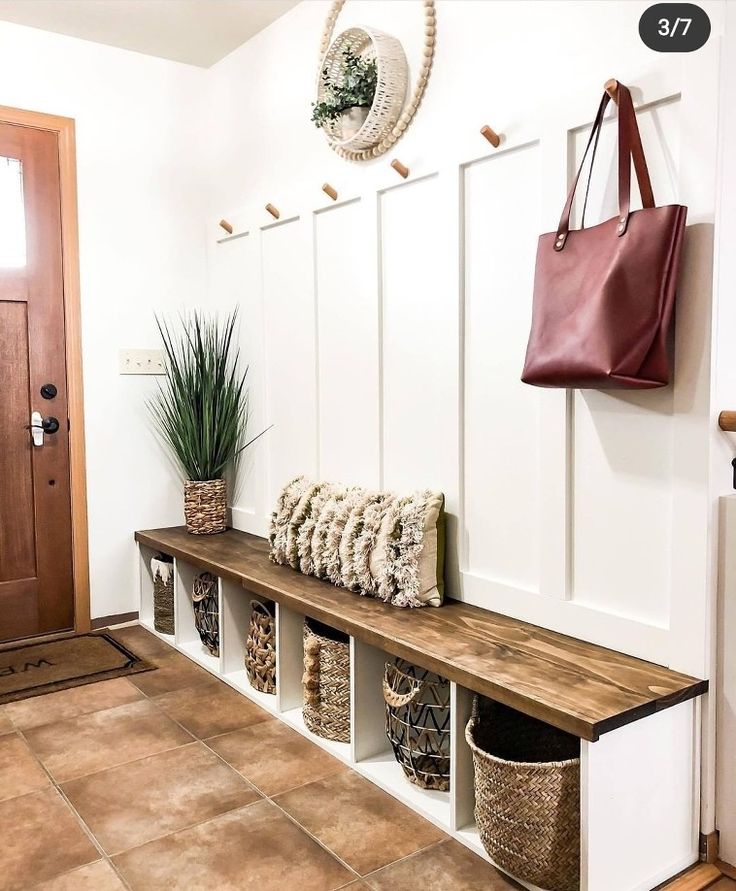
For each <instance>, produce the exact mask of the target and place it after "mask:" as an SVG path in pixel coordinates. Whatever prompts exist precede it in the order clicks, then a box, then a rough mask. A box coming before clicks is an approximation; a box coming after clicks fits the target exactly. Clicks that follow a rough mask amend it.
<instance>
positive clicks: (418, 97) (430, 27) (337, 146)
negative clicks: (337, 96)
mask: <svg viewBox="0 0 736 891" xmlns="http://www.w3.org/2000/svg"><path fill="white" fill-rule="evenodd" d="M345 2H346V0H334V2H333V4H332V7H331V9H330V12H329V14H328V16H327V21H326V22H325V30H324V33H323V35H322V43H321V44H320V67H319V72H318V75H317V77H318V83H320V82H321V78H322V72H323V70H324V68H325V64H326V63H328V62H329V61H330V58H331V56H330V53H331V52H332V55H334V52H333V47H334V44H331V42H332V35H333V33H334V30H335V22H336V21H337V17H338V15H339V14H340V10H341V9H342V8H343V6H344V5H345ZM351 30H352V31H362V32H364V33H365V34H366V36H368V37H370V38H373V43H374V44H375V42H376V40H380V38H388V35H383V34H381V32H377V31H373V29H367V28H366V29H357V28H355V29H351ZM435 32H436V24H435V8H434V0H424V48H423V52H422V63H421V66H420V69H419V74H418V75H417V80H416V83H415V85H414V91H413V93H412V95H411V98H410V100H409V102H408V104H407V105H406V107H404V108H403V110H402V111H401V112H400V113H399V114H398V118H397V119H395V123H393V126H391V127H390V128H389V129H388V132H384V133H383V135H382V136H381V137H380V138H379V140H378V141H377V142H376V143H375V144H373V145H370V146H368V147H366V148H357V147H356V148H350V146H349V144H346V143H345V142H344V141H343V140H340V139H338V138H337V135H336V133H335V132H334V131H331V130H330V129H329V128H326V129H325V135H326V136H327V141H328V143H329V146H330V148H331V149H332V150H333V151H334V152H336V153H337V154H338V155H339V156H340V157H341V158H346V159H347V160H348V161H368V160H370V159H371V158H377V157H379V156H380V155H382V154H383V153H384V152H387V151H388V150H389V149H390V148H391V146H392V145H394V143H396V142H398V140H399V139H400V138H401V137H402V135H403V133H404V131H405V130H406V128H407V127H408V126H409V124H410V123H411V121H412V119H413V117H414V115H415V114H416V111H417V109H418V108H419V103H420V102H421V101H422V97H423V95H424V89H425V87H426V86H427V81H428V80H429V73H430V71H431V70H432V61H433V59H434V44H435ZM346 34H348V32H346ZM379 35H380V37H379ZM341 38H343V35H340V36H339V37H338V40H337V41H335V43H337V42H338V41H340V40H341ZM388 40H390V41H393V42H394V43H396V44H398V41H396V40H394V38H388ZM399 47H400V44H399ZM402 55H403V53H402ZM378 63H379V82H380V66H381V58H380V55H379V56H378ZM377 94H378V91H377ZM375 106H376V100H375V99H374V107H375ZM371 114H373V109H371V113H370V114H369V119H368V120H366V123H365V124H364V125H363V127H361V129H360V131H359V132H358V134H356V136H358V137H362V138H363V139H364V138H365V137H366V136H367V135H369V133H370V130H371V129H372V128H375V127H376V125H377V122H376V119H375V118H376V115H374V117H373V120H371ZM364 131H365V132H364ZM348 143H352V144H354V145H359V144H360V140H355V141H354V139H350V140H348Z"/></svg>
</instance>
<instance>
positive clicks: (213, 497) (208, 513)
mask: <svg viewBox="0 0 736 891" xmlns="http://www.w3.org/2000/svg"><path fill="white" fill-rule="evenodd" d="M184 520H185V522H186V525H187V532H191V533H192V535H214V534H216V533H217V532H224V531H225V530H226V529H227V484H226V483H225V480H204V481H200V480H186V481H185V483H184Z"/></svg>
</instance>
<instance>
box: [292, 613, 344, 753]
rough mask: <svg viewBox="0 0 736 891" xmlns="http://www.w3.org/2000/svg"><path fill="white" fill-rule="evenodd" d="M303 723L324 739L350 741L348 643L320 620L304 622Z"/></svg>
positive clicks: (337, 632)
mask: <svg viewBox="0 0 736 891" xmlns="http://www.w3.org/2000/svg"><path fill="white" fill-rule="evenodd" d="M302 684H303V686H304V708H303V710H302V713H303V715H304V724H305V725H306V727H307V728H308V729H309V730H311V731H312V733H315V734H316V735H317V736H321V737H322V738H323V739H333V740H336V741H337V742H350V642H349V638H348V636H347V634H343V633H342V632H341V631H336V630H335V629H334V628H330V627H328V626H327V625H323V624H322V623H321V622H316V621H314V620H313V619H306V620H305V622H304V677H303V679H302Z"/></svg>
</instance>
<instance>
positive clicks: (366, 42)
mask: <svg viewBox="0 0 736 891" xmlns="http://www.w3.org/2000/svg"><path fill="white" fill-rule="evenodd" d="M346 50H350V51H352V52H353V53H355V55H356V56H366V57H369V58H375V60H376V63H377V75H378V76H377V83H376V93H375V95H374V97H373V104H372V105H371V108H370V110H369V111H368V117H367V118H366V119H365V122H364V123H363V125H362V127H360V129H359V130H358V131H357V132H355V133H353V134H351V135H350V137H349V138H347V139H343V134H342V124H341V122H340V121H339V120H338V121H331V122H328V123H326V124H325V125H324V127H323V129H324V131H325V133H326V134H327V138H328V140H329V141H330V143H331V144H333V145H334V146H335V147H339V148H340V149H342V150H343V151H362V150H365V149H371V148H373V147H374V146H376V145H378V143H379V142H380V141H381V140H382V139H383V138H384V136H387V135H388V134H389V133H390V132H391V131H392V130H393V128H394V126H395V124H396V123H397V121H398V120H399V116H400V115H401V110H402V108H403V107H404V100H405V99H406V86H407V76H408V67H407V64H406V56H405V55H404V49H403V47H402V46H401V44H400V43H399V41H398V40H397V39H396V38H395V37H391V35H389V34H384V33H383V31H378V30H376V29H375V28H365V27H364V28H348V29H347V31H343V32H342V34H338V36H337V37H336V38H335V40H334V41H333V42H332V44H331V45H330V47H329V49H328V50H327V52H326V53H325V55H324V58H323V59H322V65H321V66H320V77H319V83H318V87H317V101H318V102H321V101H322V100H323V99H324V95H325V84H324V77H323V72H324V71H325V69H326V70H327V75H326V76H327V79H328V81H329V82H330V83H332V84H339V83H341V81H342V80H343V79H344V75H343V71H342V67H343V64H344V56H345V52H346Z"/></svg>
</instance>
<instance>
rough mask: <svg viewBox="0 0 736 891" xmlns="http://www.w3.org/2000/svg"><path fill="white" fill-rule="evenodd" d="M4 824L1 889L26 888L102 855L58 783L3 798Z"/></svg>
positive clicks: (0, 814) (0, 816)
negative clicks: (50, 787)
mask: <svg viewBox="0 0 736 891" xmlns="http://www.w3.org/2000/svg"><path fill="white" fill-rule="evenodd" d="M0 826H2V828H3V843H2V845H0V891H16V889H20V888H27V887H28V885H29V884H30V882H31V881H34V882H41V881H45V880H47V879H50V878H53V877H54V876H58V875H61V874H62V873H65V872H69V871H70V870H72V869H75V868H76V867H78V866H82V865H83V864H85V863H91V862H92V861H93V860H99V857H100V854H99V852H98V851H97V848H95V846H94V845H93V844H92V842H91V841H90V840H89V838H88V837H87V835H86V833H85V832H84V830H83V829H82V827H81V826H80V824H79V821H78V820H77V818H76V817H75V816H74V814H73V813H72V811H71V810H70V809H69V807H68V806H67V804H66V803H65V802H64V800H63V799H62V797H61V796H60V795H59V793H58V792H57V791H56V790H55V789H48V790H46V791H44V792H33V793H31V794H30V795H23V796H21V797H20V798H11V799H9V800H8V801H4V802H2V803H0Z"/></svg>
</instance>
